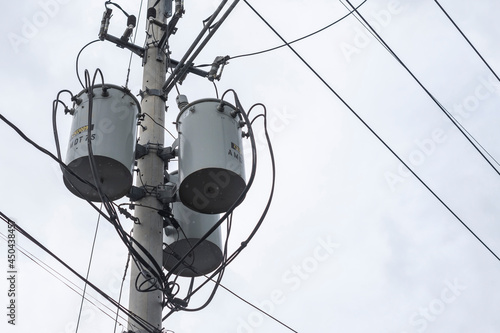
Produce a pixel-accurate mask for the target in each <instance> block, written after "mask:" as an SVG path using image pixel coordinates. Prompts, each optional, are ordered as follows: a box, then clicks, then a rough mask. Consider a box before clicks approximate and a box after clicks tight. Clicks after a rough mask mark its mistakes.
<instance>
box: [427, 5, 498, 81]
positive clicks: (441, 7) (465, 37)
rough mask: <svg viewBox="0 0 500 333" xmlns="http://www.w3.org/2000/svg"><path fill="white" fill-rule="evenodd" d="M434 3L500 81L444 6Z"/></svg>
mask: <svg viewBox="0 0 500 333" xmlns="http://www.w3.org/2000/svg"><path fill="white" fill-rule="evenodd" d="M434 2H435V3H436V4H437V5H438V7H439V8H440V9H441V10H442V11H443V13H444V14H445V15H446V17H448V19H449V20H450V21H451V23H453V25H454V26H455V28H457V30H458V32H460V34H461V35H462V37H463V38H464V39H465V40H466V41H467V43H469V45H470V47H472V49H473V50H474V52H476V54H477V55H478V56H479V58H481V60H482V61H483V63H484V64H485V65H486V67H488V69H489V70H490V71H491V72H492V73H493V75H495V77H496V78H497V80H498V81H500V77H498V75H497V73H496V72H495V71H494V70H493V68H491V66H490V64H488V62H487V61H486V60H485V59H484V57H483V56H482V55H481V53H479V51H478V50H477V49H476V47H475V46H474V44H472V42H471V41H470V40H469V38H467V36H466V35H465V34H464V33H463V31H462V30H461V29H460V28H459V27H458V25H457V24H456V23H455V21H454V20H453V19H452V18H451V16H450V15H449V14H448V12H446V10H445V9H444V8H443V6H441V4H440V3H439V2H438V1H437V0H434Z"/></svg>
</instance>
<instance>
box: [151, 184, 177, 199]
mask: <svg viewBox="0 0 500 333" xmlns="http://www.w3.org/2000/svg"><path fill="white" fill-rule="evenodd" d="M176 192H177V185H176V184H174V183H166V184H165V185H159V186H158V187H156V198H157V199H158V200H159V201H160V202H161V203H163V204H167V203H171V202H174V201H175V193H176Z"/></svg>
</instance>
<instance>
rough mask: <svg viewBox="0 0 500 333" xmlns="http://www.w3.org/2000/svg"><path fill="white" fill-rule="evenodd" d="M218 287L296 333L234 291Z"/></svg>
mask: <svg viewBox="0 0 500 333" xmlns="http://www.w3.org/2000/svg"><path fill="white" fill-rule="evenodd" d="M212 282H214V283H215V281H213V280H212ZM219 286H220V287H221V288H222V289H224V290H226V291H227V292H229V293H230V294H232V295H233V296H235V297H236V298H238V299H239V300H241V301H243V302H245V303H247V304H248V305H250V306H251V307H253V308H254V309H256V310H257V311H260V312H262V313H263V314H264V315H266V316H268V317H269V318H271V319H272V320H274V321H275V322H277V323H278V324H280V325H282V326H284V327H286V328H288V329H289V330H290V331H292V332H295V333H298V332H297V331H296V330H294V329H293V328H291V327H290V326H288V325H287V324H285V323H284V322H282V321H281V320H279V319H278V318H276V317H274V316H273V315H271V314H270V313H268V312H266V311H264V310H262V309H261V308H259V307H258V306H256V305H254V304H252V303H250V302H249V301H247V300H246V299H244V298H243V297H241V296H239V295H238V294H236V293H235V292H234V291H232V290H231V289H229V288H227V287H225V286H224V285H222V284H220V283H219Z"/></svg>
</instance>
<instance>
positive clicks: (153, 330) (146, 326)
mask: <svg viewBox="0 0 500 333" xmlns="http://www.w3.org/2000/svg"><path fill="white" fill-rule="evenodd" d="M0 116H1V115H0ZM0 218H1V219H2V220H3V221H5V222H6V223H8V224H9V223H10V224H11V225H13V226H14V228H15V229H16V231H17V232H19V233H20V234H21V235H23V236H24V237H26V238H27V239H28V240H30V241H31V242H32V243H34V244H35V245H36V246H38V247H39V248H40V249H42V250H43V251H45V252H46V253H47V254H49V255H50V256H51V257H52V258H54V259H55V260H57V262H59V263H60V264H61V265H63V266H64V267H65V268H66V269H68V270H69V271H70V272H71V273H73V274H74V275H75V276H77V277H78V278H79V279H80V280H82V281H83V282H85V283H87V284H88V285H89V286H90V287H91V288H92V289H94V290H95V291H96V292H98V293H99V294H100V295H101V296H102V297H104V298H105V299H106V300H107V301H108V302H110V303H111V304H113V305H114V306H116V307H118V308H120V309H121V310H122V311H123V312H124V313H125V314H126V315H127V316H128V317H129V318H130V319H131V320H133V321H134V322H135V323H136V324H133V325H134V326H140V327H142V328H143V329H145V330H146V331H147V332H150V333H156V332H157V330H156V327H155V326H154V325H151V324H150V323H148V322H147V321H146V320H145V319H143V318H141V317H139V316H137V315H136V314H134V313H132V312H131V311H129V310H128V309H127V308H125V307H124V306H122V305H121V304H120V303H118V302H116V301H115V300H114V299H113V298H112V297H111V296H109V295H108V294H106V293H105V292H104V291H102V290H101V289H100V288H99V287H97V286H96V285H95V284H93V283H92V282H90V281H88V280H87V279H85V277H84V276H82V275H81V274H79V273H78V272H77V271H75V270H74V269H73V268H72V267H71V266H70V265H68V264H67V263H66V262H65V261H63V260H62V259H61V258H59V257H58V256H57V255H56V254H54V253H53V252H52V251H50V250H49V249H48V248H47V247H45V246H44V245H43V244H42V243H40V242H39V241H38V240H37V239H36V238H35V237H33V236H32V235H31V234H29V233H28V232H27V231H26V230H24V229H23V228H22V227H20V226H19V224H17V223H15V222H14V221H12V220H11V219H10V218H9V217H8V216H7V215H5V214H4V213H3V212H1V211H0Z"/></svg>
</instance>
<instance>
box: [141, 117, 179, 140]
mask: <svg viewBox="0 0 500 333" xmlns="http://www.w3.org/2000/svg"><path fill="white" fill-rule="evenodd" d="M143 115H145V116H148V117H149V118H150V119H151V120H152V121H153V123H155V124H156V125H158V126H160V127H161V128H163V129H164V130H165V131H166V132H167V133H168V134H170V136H171V137H172V138H173V139H174V140H175V139H176V137H175V135H173V134H172V132H170V131H169V130H168V129H167V128H166V127H165V126H163V125H162V124H160V123H159V122H157V121H156V120H155V119H154V118H153V117H151V116H150V115H149V114H148V113H145V112H144V113H143Z"/></svg>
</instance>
